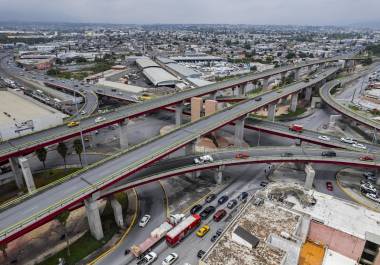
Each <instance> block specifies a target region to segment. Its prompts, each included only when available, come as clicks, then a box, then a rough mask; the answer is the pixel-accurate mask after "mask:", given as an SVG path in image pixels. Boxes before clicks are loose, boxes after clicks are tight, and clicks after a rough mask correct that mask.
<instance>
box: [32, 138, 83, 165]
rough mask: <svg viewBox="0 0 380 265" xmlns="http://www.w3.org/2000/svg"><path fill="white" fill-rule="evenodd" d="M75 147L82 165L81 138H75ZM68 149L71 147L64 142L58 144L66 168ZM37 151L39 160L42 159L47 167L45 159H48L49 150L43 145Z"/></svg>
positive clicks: (58, 150)
mask: <svg viewBox="0 0 380 265" xmlns="http://www.w3.org/2000/svg"><path fill="white" fill-rule="evenodd" d="M73 148H74V150H75V153H76V154H77V155H78V157H79V161H80V164H81V166H83V163H82V152H83V145H82V141H81V139H75V140H74V142H73ZM68 150H69V148H68V147H67V145H66V144H65V143H63V142H62V143H59V144H58V146H57V152H58V154H59V155H60V156H61V157H62V159H63V163H64V164H65V168H66V158H67V154H68ZM35 153H36V155H37V158H38V160H40V161H41V162H42V164H43V166H44V168H45V167H46V165H45V161H46V157H47V150H46V148H45V147H42V148H40V149H37V150H36V151H35Z"/></svg>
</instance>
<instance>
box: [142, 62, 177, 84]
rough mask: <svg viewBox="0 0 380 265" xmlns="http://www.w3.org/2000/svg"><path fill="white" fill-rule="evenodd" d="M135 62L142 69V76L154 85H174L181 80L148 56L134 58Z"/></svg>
mask: <svg viewBox="0 0 380 265" xmlns="http://www.w3.org/2000/svg"><path fill="white" fill-rule="evenodd" d="M136 64H137V65H138V67H139V68H140V69H141V70H142V72H143V74H144V76H145V77H146V78H147V79H148V80H149V81H150V82H151V83H152V84H153V85H154V86H155V87H159V86H169V87H174V86H175V85H176V84H177V83H180V82H181V81H180V80H179V79H177V78H176V77H175V76H173V75H171V74H170V73H168V72H167V71H165V70H164V69H162V68H161V67H160V66H159V65H158V64H157V63H156V62H154V61H152V60H151V59H149V58H146V57H142V58H139V59H137V60H136Z"/></svg>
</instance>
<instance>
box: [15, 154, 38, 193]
mask: <svg viewBox="0 0 380 265" xmlns="http://www.w3.org/2000/svg"><path fill="white" fill-rule="evenodd" d="M18 161H19V163H20V166H21V170H22V174H23V175H24V180H25V184H26V187H27V189H28V192H29V193H31V192H33V191H34V190H36V185H35V184H34V179H33V175H32V171H31V170H30V166H29V162H28V159H26V158H25V157H20V158H19V159H18Z"/></svg>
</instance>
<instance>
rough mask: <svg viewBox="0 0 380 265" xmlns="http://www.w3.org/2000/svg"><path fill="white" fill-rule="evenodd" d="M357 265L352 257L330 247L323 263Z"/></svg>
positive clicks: (324, 264) (323, 264)
mask: <svg viewBox="0 0 380 265" xmlns="http://www.w3.org/2000/svg"><path fill="white" fill-rule="evenodd" d="M341 264H344V265H356V264H357V263H356V261H355V260H353V259H350V258H347V257H345V256H343V255H341V254H339V253H337V252H335V251H332V250H330V249H328V250H327V251H326V254H325V258H324V260H323V263H322V265H341Z"/></svg>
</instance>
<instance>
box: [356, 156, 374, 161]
mask: <svg viewBox="0 0 380 265" xmlns="http://www.w3.org/2000/svg"><path fill="white" fill-rule="evenodd" d="M359 159H360V160H362V161H373V160H375V159H374V158H373V157H372V156H368V155H366V156H361V157H359Z"/></svg>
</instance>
